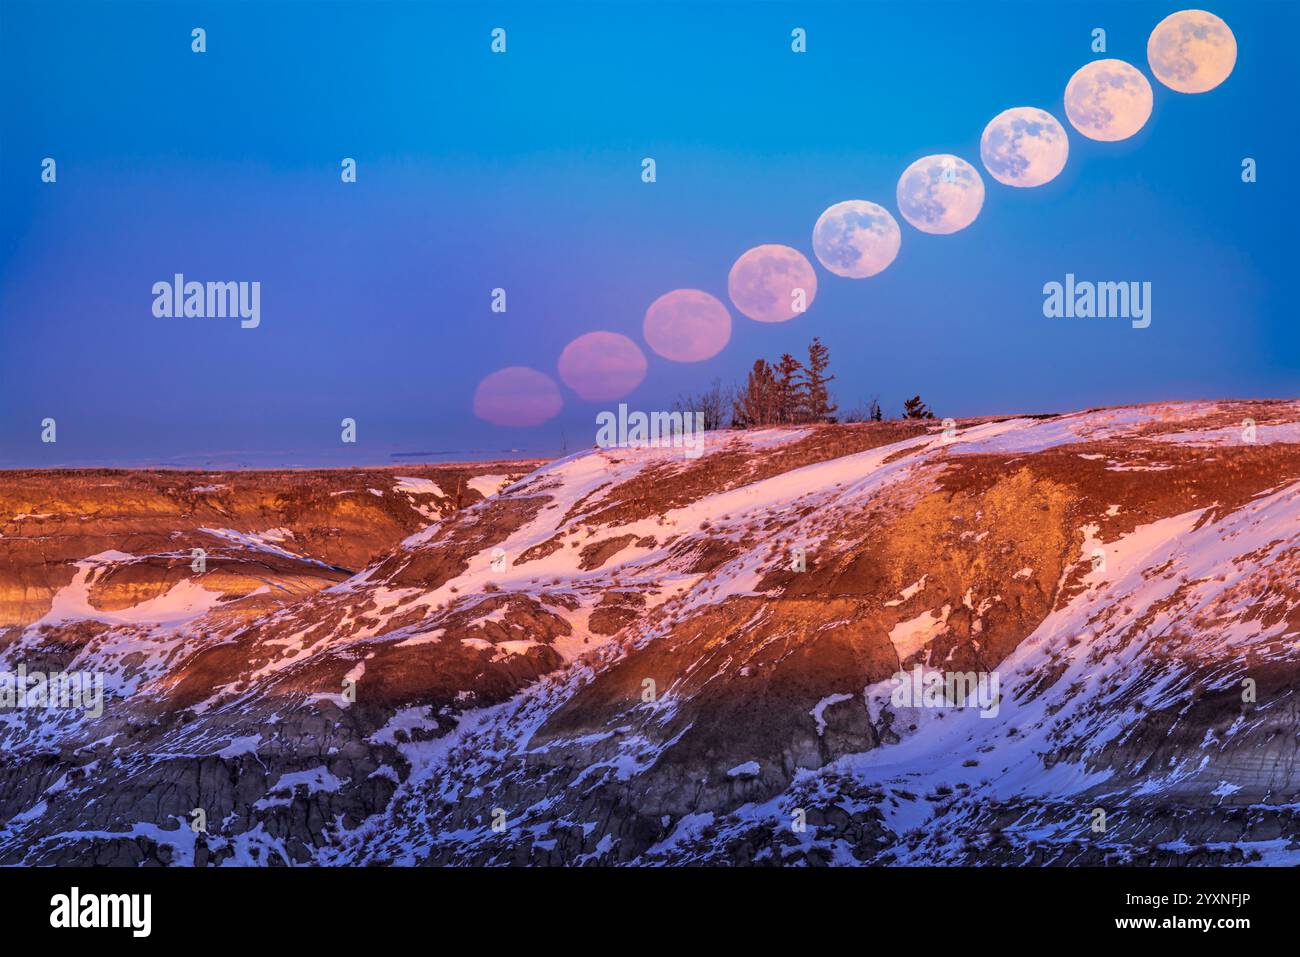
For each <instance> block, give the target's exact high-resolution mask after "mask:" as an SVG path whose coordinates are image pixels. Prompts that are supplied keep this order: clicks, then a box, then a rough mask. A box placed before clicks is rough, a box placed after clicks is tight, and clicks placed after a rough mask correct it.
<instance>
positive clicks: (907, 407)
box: [903, 395, 934, 419]
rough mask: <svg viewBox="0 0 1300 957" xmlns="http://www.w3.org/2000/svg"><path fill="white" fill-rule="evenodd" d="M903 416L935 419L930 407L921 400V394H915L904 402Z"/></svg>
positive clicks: (906, 417)
mask: <svg viewBox="0 0 1300 957" xmlns="http://www.w3.org/2000/svg"><path fill="white" fill-rule="evenodd" d="M903 418H905V419H933V418H934V413H933V412H931V411H930V409H929V407H928V406H926V404H925V403H924V402H922V401H921V397H920V396H919V395H914V396H912V397H911V398H910V399H908V400H907V401H905V402H904V403H903Z"/></svg>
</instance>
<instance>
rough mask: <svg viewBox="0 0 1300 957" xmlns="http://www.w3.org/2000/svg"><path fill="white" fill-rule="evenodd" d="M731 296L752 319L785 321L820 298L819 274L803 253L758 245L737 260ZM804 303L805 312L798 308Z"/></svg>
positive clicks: (729, 288) (730, 279) (731, 275)
mask: <svg viewBox="0 0 1300 957" xmlns="http://www.w3.org/2000/svg"><path fill="white" fill-rule="evenodd" d="M800 292H802V296H800V295H799V293H800ZM727 293H728V294H729V295H730V296H731V301H732V302H733V303H735V306H736V308H737V309H739V310H740V311H741V312H742V313H744V314H745V315H747V316H749V318H751V319H754V320H757V321H758V322H785V321H787V320H789V319H793V318H794V317H795V316H797V315H799V314H800V313H801V312H803V311H806V310H807V309H808V307H809V306H811V305H812V302H813V297H814V296H816V295H817V273H815V272H814V271H813V267H812V263H810V262H809V261H808V259H807V257H805V256H804V254H803V253H801V252H799V250H797V249H791V248H790V247H789V246H782V245H780V244H779V243H768V244H766V245H763V246H755V247H754V248H753V249H750V250H748V251H747V252H745V253H744V254H742V255H741V257H740V258H739V259H737V260H736V263H735V265H733V266H732V267H731V272H730V273H729V274H728V275H727ZM800 300H802V305H803V309H802V310H801V309H799V308H797V307H798V305H799V304H800Z"/></svg>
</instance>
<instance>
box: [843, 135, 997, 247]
mask: <svg viewBox="0 0 1300 957" xmlns="http://www.w3.org/2000/svg"><path fill="white" fill-rule="evenodd" d="M983 205H984V180H983V179H981V178H980V174H979V173H977V172H976V171H975V167H974V166H971V164H970V163H968V162H966V161H965V160H964V159H962V158H961V157H959V156H951V155H949V154H947V153H942V154H940V155H938V156H923V157H921V159H919V160H917V161H916V162H915V163H913V164H912V165H911V166H909V167H908V168H907V169H905V170H903V175H902V176H901V177H899V180H898V211H899V212H900V213H902V214H903V218H904V219H906V220H907V221H908V222H909V223H911V224H912V225H913V226H915V227H916V228H917V229H919V230H921V232H923V233H937V234H939V235H947V234H948V233H955V232H957V231H958V230H959V229H965V228H966V227H967V226H969V225H970V224H971V223H973V222H975V217H976V216H978V215H979V214H980V208H981V207H983ZM828 268H829V267H828Z"/></svg>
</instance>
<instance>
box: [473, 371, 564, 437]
mask: <svg viewBox="0 0 1300 957" xmlns="http://www.w3.org/2000/svg"><path fill="white" fill-rule="evenodd" d="M563 404H564V403H563V402H562V400H561V399H560V389H559V386H557V385H556V384H555V381H554V380H553V379H552V378H551V377H550V376H548V375H544V374H543V373H541V372H538V371H537V370H536V369H529V368H527V367H526V366H510V367H508V368H505V369H498V370H497V371H496V372H493V373H492V374H491V375H490V376H487V377H486V378H485V379H484V380H483V381H482V382H480V383H479V384H478V388H477V389H475V390H474V414H475V415H477V416H478V417H479V418H480V419H483V420H485V421H487V422H491V423H492V424H493V425H514V426H528V425H541V424H542V423H543V422H545V421H546V420H547V419H549V418H551V417H552V416H554V415H555V413H557V412H559V411H560V407H561V406H562V405H563Z"/></svg>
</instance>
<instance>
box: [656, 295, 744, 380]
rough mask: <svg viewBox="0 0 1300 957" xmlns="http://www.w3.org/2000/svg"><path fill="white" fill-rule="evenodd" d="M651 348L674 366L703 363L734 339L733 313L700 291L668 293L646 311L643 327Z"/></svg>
mask: <svg viewBox="0 0 1300 957" xmlns="http://www.w3.org/2000/svg"><path fill="white" fill-rule="evenodd" d="M641 328H642V333H643V334H644V335H645V341H646V342H647V343H649V344H650V348H651V349H653V350H654V351H655V352H657V353H659V355H661V356H663V357H664V358H665V359H672V360H673V361H674V362H702V361H703V360H705V359H711V358H713V357H714V356H716V355H717V354H718V353H719V352H721V351H722V347H723V346H725V345H726V344H727V342H728V341H729V340H730V339H731V313H729V312H727V307H726V306H724V305H723V304H722V303H720V302H718V300H717V299H715V298H714V297H713V296H710V295H709V294H708V293H707V292H703V291H701V290H699V289H674V290H673V291H672V292H666V293H664V294H663V295H662V296H660V297H659V298H658V299H656V300H655V301H654V302H652V303H650V308H649V309H647V310H646V311H645V324H644V325H643V326H642V327H641Z"/></svg>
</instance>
